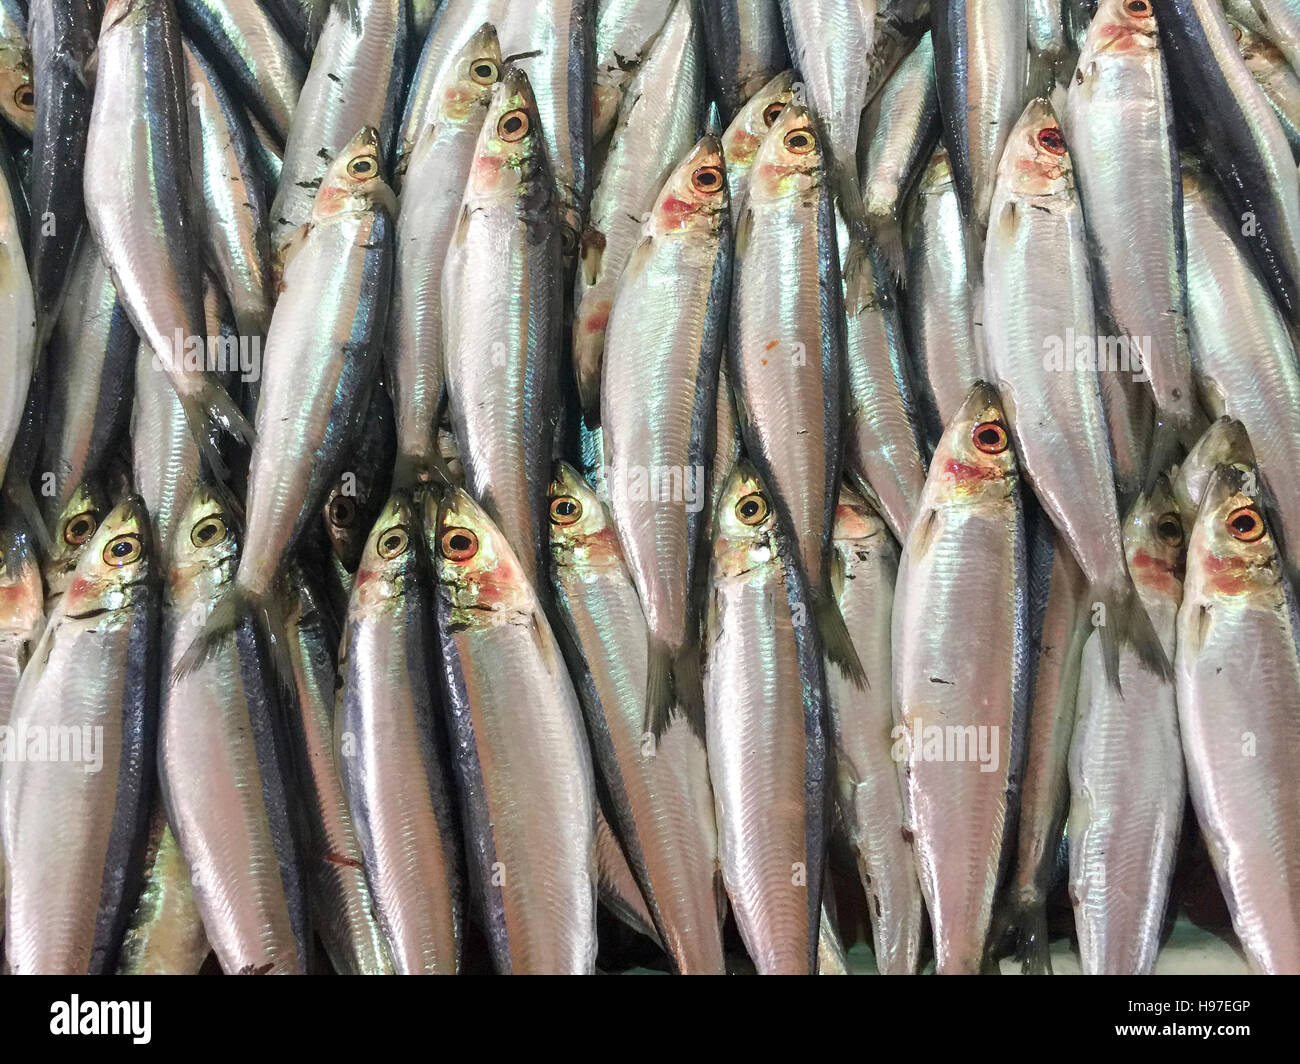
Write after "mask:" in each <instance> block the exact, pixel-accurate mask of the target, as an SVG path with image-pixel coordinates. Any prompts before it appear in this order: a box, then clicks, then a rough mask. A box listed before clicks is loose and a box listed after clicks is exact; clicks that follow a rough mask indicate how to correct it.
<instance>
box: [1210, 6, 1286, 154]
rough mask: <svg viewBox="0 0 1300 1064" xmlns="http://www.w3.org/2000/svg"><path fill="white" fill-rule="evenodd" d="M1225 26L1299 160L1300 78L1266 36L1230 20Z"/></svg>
mask: <svg viewBox="0 0 1300 1064" xmlns="http://www.w3.org/2000/svg"><path fill="white" fill-rule="evenodd" d="M1228 25H1229V27H1230V28H1231V30H1232V36H1233V38H1234V39H1235V40H1236V42H1237V48H1238V50H1239V51H1240V52H1241V58H1242V59H1243V60H1245V63H1246V69H1247V70H1249V71H1250V75H1251V77H1253V78H1254V79H1255V81H1256V83H1257V84H1258V85H1259V87H1260V88H1261V89H1263V90H1264V95H1265V96H1266V97H1268V102H1269V105H1270V106H1271V107H1272V108H1273V113H1274V114H1275V115H1277V120H1278V121H1279V122H1280V123H1281V124H1282V132H1283V133H1284V134H1285V135H1286V140H1287V143H1288V144H1290V145H1291V153H1292V155H1296V156H1297V157H1300V75H1298V74H1297V73H1296V72H1295V70H1293V69H1292V68H1291V66H1290V64H1288V63H1287V61H1286V58H1285V57H1284V56H1283V55H1282V52H1281V50H1280V49H1278V47H1277V46H1276V45H1275V44H1273V42H1272V41H1270V40H1269V39H1268V38H1267V37H1264V36H1262V35H1260V34H1257V33H1253V32H1251V31H1250V30H1249V29H1247V28H1246V27H1245V26H1243V25H1242V24H1241V23H1240V22H1237V21H1235V20H1234V19H1232V18H1229V20H1228Z"/></svg>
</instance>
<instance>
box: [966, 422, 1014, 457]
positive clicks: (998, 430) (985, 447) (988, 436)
mask: <svg viewBox="0 0 1300 1064" xmlns="http://www.w3.org/2000/svg"><path fill="white" fill-rule="evenodd" d="M970 438H971V442H972V443H974V444H975V447H976V449H978V450H981V451H983V452H984V453H985V454H1001V453H1002V452H1003V451H1005V450H1006V449H1007V446H1008V445H1009V444H1010V442H1011V441H1010V440H1009V439H1008V437H1007V430H1006V429H1004V428H1003V427H1002V426H1001V425H999V424H998V423H997V422H996V421H984V422H981V423H980V424H978V425H976V426H975V427H974V428H973V429H971V433H970Z"/></svg>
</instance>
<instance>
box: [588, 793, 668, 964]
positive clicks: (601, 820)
mask: <svg viewBox="0 0 1300 1064" xmlns="http://www.w3.org/2000/svg"><path fill="white" fill-rule="evenodd" d="M593 848H594V851H595V852H594V855H593V858H592V860H593V861H594V862H595V865H596V897H597V898H598V899H599V901H600V904H601V905H603V906H604V907H605V908H606V909H607V910H608V911H609V912H610V913H611V914H613V916H614V917H615V918H616V919H617V920H618V921H619V922H620V923H622V924H623V926H624V927H628V928H631V929H632V930H633V931H635V932H636V933H637V934H638V935H644V936H645V937H646V938H648V939H650V941H651V942H653V943H655V945H657V946H659V947H660V948H661V949H662V948H663V943H662V942H661V941H660V939H659V932H658V931H656V930H655V922H654V917H652V916H651V915H650V910H649V908H648V907H647V906H646V903H645V898H644V897H642V895H641V887H640V885H639V884H638V883H637V881H636V876H635V875H634V874H633V873H632V869H631V867H630V866H629V865H628V863H627V855H626V854H625V853H624V852H623V844H622V843H621V842H619V841H618V836H616V835H615V834H614V829H613V828H612V827H610V826H609V820H608V819H606V817H605V812H604V810H603V809H601V808H600V806H599V805H597V807H596V837H595V842H594V843H593Z"/></svg>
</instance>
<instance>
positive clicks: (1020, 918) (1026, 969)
mask: <svg viewBox="0 0 1300 1064" xmlns="http://www.w3.org/2000/svg"><path fill="white" fill-rule="evenodd" d="M1015 924H1016V959H1017V960H1018V961H1019V962H1020V971H1021V973H1022V974H1024V975H1051V974H1052V954H1051V951H1050V950H1049V949H1048V948H1047V947H1048V936H1047V907H1046V906H1045V905H1043V904H1042V903H1041V902H1035V903H1031V904H1026V905H1020V906H1018V911H1017V913H1016V918H1015Z"/></svg>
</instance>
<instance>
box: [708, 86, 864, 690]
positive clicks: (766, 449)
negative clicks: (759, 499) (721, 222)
mask: <svg viewBox="0 0 1300 1064" xmlns="http://www.w3.org/2000/svg"><path fill="white" fill-rule="evenodd" d="M814 127H815V123H814V120H813V117H812V115H811V114H810V112H809V111H808V109H807V108H806V107H803V106H800V105H799V104H798V103H795V102H792V103H790V104H787V105H786V106H785V108H784V109H783V110H782V111H781V115H780V117H779V118H777V120H776V122H775V123H774V124H773V125H772V128H771V130H770V131H769V133H768V136H767V138H766V139H765V140H764V141H763V144H762V146H761V147H760V148H759V150H758V156H757V157H756V159H755V163H754V167H753V169H752V170H751V172H750V186H749V193H748V198H747V200H746V209H745V211H744V212H743V214H742V215H741V220H740V224H739V226H738V227H737V230H736V241H735V247H736V251H735V265H734V271H733V277H732V290H731V291H732V298H731V318H730V323H729V326H728V333H729V343H728V347H729V350H728V356H727V357H728V376H729V379H730V381H731V385H732V387H733V388H734V389H735V394H736V401H737V412H738V414H739V419H740V427H741V433H742V435H743V436H744V440H745V449H746V451H747V453H748V455H749V457H750V459H751V460H752V461H753V462H754V465H755V466H756V468H757V470H758V473H759V475H760V476H761V477H762V479H763V483H764V484H765V485H767V490H768V491H770V492H771V498H772V501H773V505H774V506H775V507H776V511H777V514H778V518H779V520H780V521H781V523H782V526H783V530H784V532H785V534H786V535H787V536H789V537H791V541H792V543H793V544H794V546H795V548H796V550H797V551H798V553H799V559H800V564H801V566H802V568H803V571H804V575H805V578H806V580H807V582H808V596H809V599H808V603H807V605H808V607H809V608H810V609H811V611H812V618H813V620H814V623H815V624H816V625H817V627H818V629H819V632H820V635H821V638H822V641H823V642H824V644H825V646H826V651H827V654H828V655H829V657H830V659H831V660H832V661H833V662H835V663H836V664H837V665H839V666H840V667H841V668H844V669H847V670H848V671H849V673H850V674H852V675H854V676H855V677H860V674H861V666H860V665H859V664H858V663H857V659H856V655H855V654H854V653H853V646H852V643H851V641H850V640H849V637H848V633H847V632H846V631H845V629H844V622H843V618H841V617H840V616H839V611H838V610H837V609H836V607H835V600H834V598H833V597H832V596H831V594H830V591H829V587H828V585H827V576H826V570H827V566H828V563H829V560H830V538H831V531H832V527H833V525H834V521H835V496H836V493H837V492H838V491H839V485H840V470H841V465H842V459H841V454H842V451H843V447H842V442H841V441H842V439H843V436H842V434H841V422H842V419H843V417H844V409H845V406H844V404H845V397H846V392H847V378H848V372H847V366H846V356H845V336H844V334H845V328H846V319H845V311H844V299H843V293H844V289H843V287H842V282H841V278H840V271H839V264H840V260H839V251H838V248H837V244H836V240H835V214H834V208H833V206H832V193H831V189H830V187H829V184H828V180H827V171H826V168H825V160H824V157H823V154H822V149H821V141H820V139H819V137H820V134H819V133H818V132H817V130H816V129H815V128H814ZM760 177H761V178H762V180H758V178H760ZM774 284H779V285H780V289H779V290H778V291H779V292H780V298H777V299H774V298H773V285H774Z"/></svg>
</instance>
